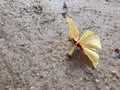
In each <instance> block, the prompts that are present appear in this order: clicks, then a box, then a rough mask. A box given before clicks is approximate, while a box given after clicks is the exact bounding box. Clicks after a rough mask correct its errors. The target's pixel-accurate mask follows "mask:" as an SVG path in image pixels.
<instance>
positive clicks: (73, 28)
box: [67, 18, 79, 41]
mask: <svg viewBox="0 0 120 90" xmlns="http://www.w3.org/2000/svg"><path fill="white" fill-rule="evenodd" d="M67 22H68V25H69V28H70V31H69V37H70V38H72V39H73V40H75V41H78V38H79V31H78V29H77V27H76V26H75V23H74V22H73V20H72V19H71V18H67Z"/></svg>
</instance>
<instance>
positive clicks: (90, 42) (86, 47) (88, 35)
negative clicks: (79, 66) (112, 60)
mask: <svg viewBox="0 0 120 90" xmlns="http://www.w3.org/2000/svg"><path fill="white" fill-rule="evenodd" d="M79 44H80V45H81V47H82V48H83V51H84V52H85V54H86V55H87V56H88V57H89V59H90V60H91V62H92V64H93V66H94V67H96V65H97V64H98V63H99V56H98V54H97V53H96V52H95V51H96V50H97V49H101V48H102V47H101V42H100V39H99V37H98V36H97V35H95V34H94V33H93V32H92V31H89V30H88V31H86V32H85V33H84V34H83V36H82V37H81V39H80V40H79Z"/></svg>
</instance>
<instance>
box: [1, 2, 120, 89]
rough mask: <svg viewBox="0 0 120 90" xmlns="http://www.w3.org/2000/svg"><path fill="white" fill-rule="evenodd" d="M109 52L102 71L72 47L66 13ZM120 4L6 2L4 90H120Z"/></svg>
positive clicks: (102, 54) (3, 5) (3, 7)
mask: <svg viewBox="0 0 120 90" xmlns="http://www.w3.org/2000/svg"><path fill="white" fill-rule="evenodd" d="M64 2H65V3H66V4H67V7H68V12H67V16H70V17H72V18H73V20H74V21H75V22H76V24H77V26H78V28H79V30H80V32H81V34H82V33H83V32H85V31H86V30H87V29H91V30H92V31H94V32H95V33H96V34H97V35H99V36H100V38H101V41H102V47H103V49H102V50H101V51H99V52H98V53H99V55H100V63H99V65H98V66H97V68H96V69H92V68H91V67H89V66H88V65H86V64H85V63H84V62H83V60H84V57H85V56H84V55H81V53H80V51H78V50H76V52H75V53H74V55H73V57H72V59H71V60H70V59H69V58H68V57H67V56H66V54H67V53H68V52H69V50H70V49H71V47H72V44H71V42H70V41H69V37H68V32H69V28H68V25H67V23H66V20H65V18H63V16H62V13H63V12H64V10H63V3H64ZM116 48H118V49H120V1H119V0H106V1H105V0H0V90H120V59H119V58H118V54H117V53H115V51H114V49H116Z"/></svg>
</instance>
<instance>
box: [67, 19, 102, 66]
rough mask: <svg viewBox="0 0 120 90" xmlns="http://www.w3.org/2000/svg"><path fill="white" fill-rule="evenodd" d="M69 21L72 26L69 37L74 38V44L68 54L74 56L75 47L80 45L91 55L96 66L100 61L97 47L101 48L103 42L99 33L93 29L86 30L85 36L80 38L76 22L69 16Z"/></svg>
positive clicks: (90, 57) (70, 26)
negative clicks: (96, 33) (95, 32)
mask: <svg viewBox="0 0 120 90" xmlns="http://www.w3.org/2000/svg"><path fill="white" fill-rule="evenodd" d="M67 22H68V25H69V28H70V31H69V37H70V38H71V39H72V40H73V43H74V46H73V48H72V49H71V51H70V52H69V53H68V55H70V56H72V53H73V52H74V49H75V48H76V47H79V48H80V49H81V50H83V52H84V53H85V54H86V55H87V56H88V57H89V59H90V60H91V62H92V64H93V66H94V67H96V66H97V64H98V63H99V56H98V54H97V53H96V52H95V51H96V50H97V49H98V50H100V49H101V48H102V47H101V42H100V39H99V37H98V36H97V35H95V34H94V33H93V32H92V31H90V30H88V31H86V32H85V33H84V34H83V36H82V37H81V38H80V39H79V31H78V29H77V27H76V26H75V23H74V22H73V20H72V19H71V18H67Z"/></svg>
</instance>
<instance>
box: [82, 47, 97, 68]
mask: <svg viewBox="0 0 120 90" xmlns="http://www.w3.org/2000/svg"><path fill="white" fill-rule="evenodd" d="M83 50H84V52H85V54H86V55H87V56H88V57H89V59H90V60H91V62H92V64H93V66H94V67H95V68H96V66H97V65H98V63H99V55H98V54H97V53H96V52H94V51H92V50H90V49H87V48H84V49H83Z"/></svg>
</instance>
